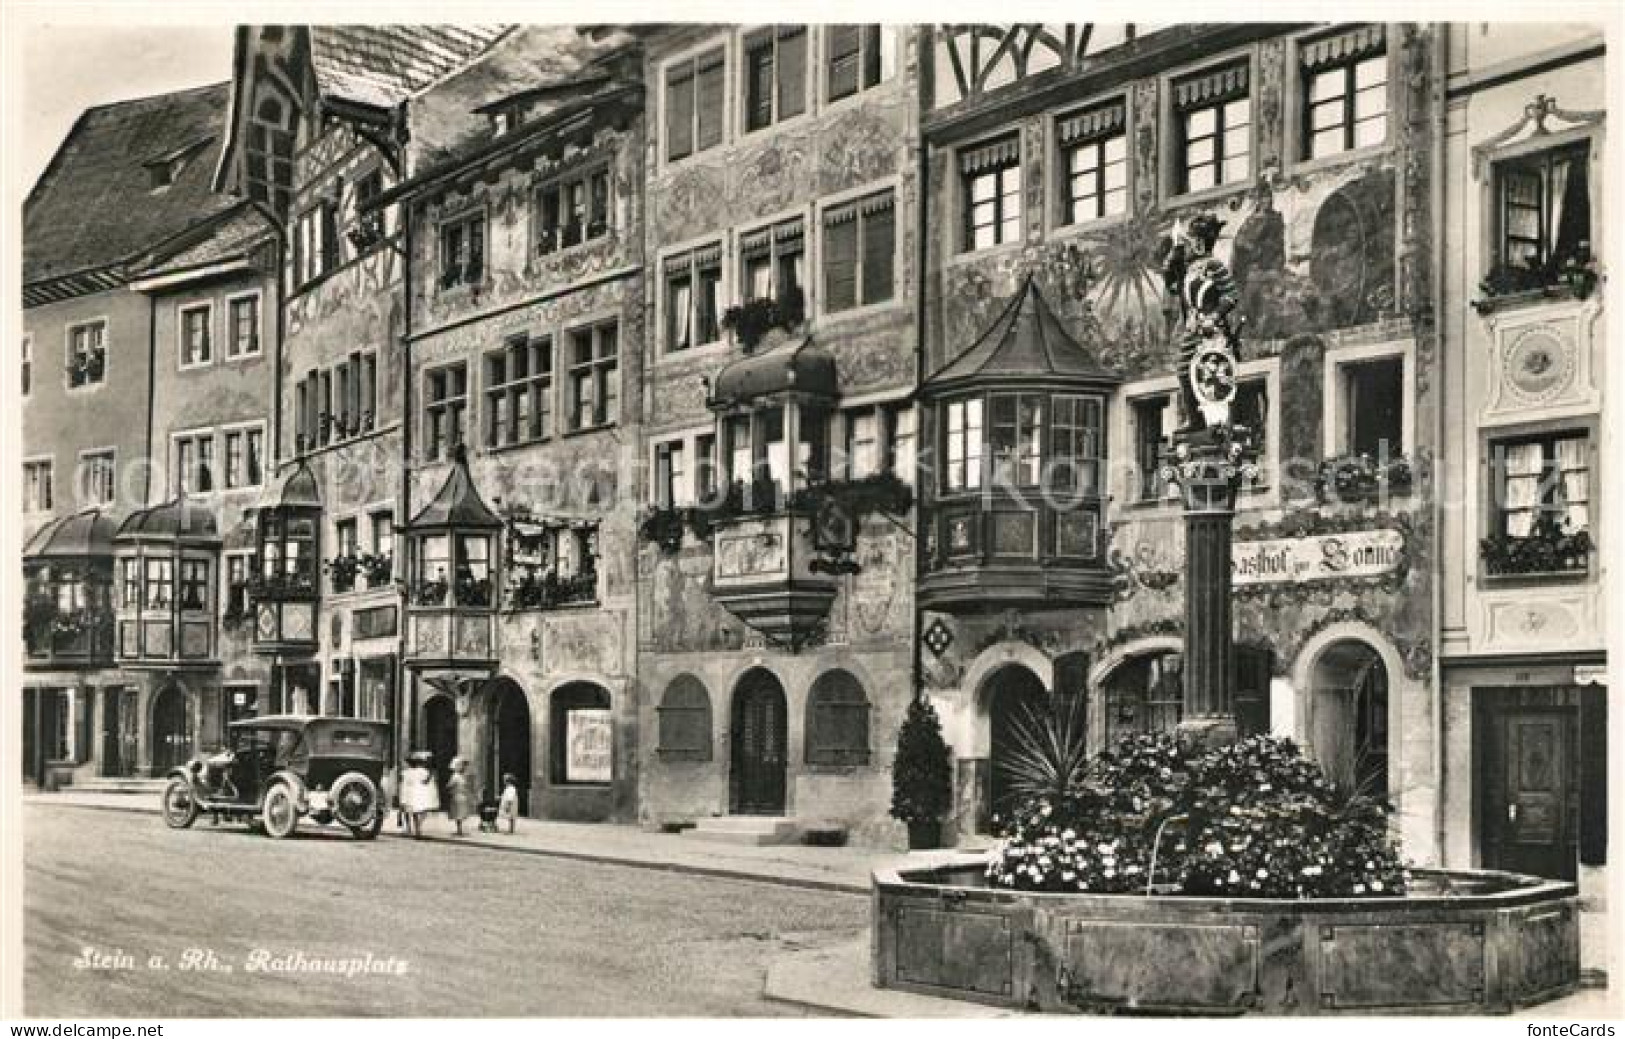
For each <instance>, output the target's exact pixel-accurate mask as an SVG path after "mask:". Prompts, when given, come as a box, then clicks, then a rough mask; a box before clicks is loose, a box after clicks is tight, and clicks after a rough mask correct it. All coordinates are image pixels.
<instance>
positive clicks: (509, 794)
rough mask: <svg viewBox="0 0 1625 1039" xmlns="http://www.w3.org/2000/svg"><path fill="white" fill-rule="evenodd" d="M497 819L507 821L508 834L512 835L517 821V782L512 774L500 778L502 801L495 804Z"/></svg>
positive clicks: (507, 773) (505, 774) (508, 773)
mask: <svg viewBox="0 0 1625 1039" xmlns="http://www.w3.org/2000/svg"><path fill="white" fill-rule="evenodd" d="M497 818H498V819H506V820H508V832H509V833H512V832H513V828H514V823H515V822H517V821H518V819H519V780H517V779H515V778H514V776H513V773H512V772H506V773H504V774H503V776H502V799H501V800H500V801H498V802H497Z"/></svg>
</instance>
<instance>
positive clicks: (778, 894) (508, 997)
mask: <svg viewBox="0 0 1625 1039" xmlns="http://www.w3.org/2000/svg"><path fill="white" fill-rule="evenodd" d="M24 825H25V826H26V828H27V829H26V834H27V842H26V855H25V861H26V867H27V874H26V898H27V909H26V918H25V928H26V941H27V947H28V951H27V965H26V979H25V990H24V991H25V999H26V1004H27V1010H28V1013H29V1014H30V1015H80V1016H85V1015H97V1016H99V1015H117V1016H144V1015H152V1016H166V1017H168V1016H237V1015H276V1016H286V1015H311V1016H325V1015H344V1016H349V1015H372V1014H376V1015H391V1016H516V1015H531V1016H569V1015H603V1016H610V1015H614V1016H653V1015H664V1016H691V1015H693V1016H729V1015H777V1014H783V1013H793V1012H795V1011H794V1010H793V1009H791V1008H787V1007H784V1006H782V1005H779V1004H775V1003H771V1002H767V1001H765V1000H763V999H762V996H761V992H762V982H763V977H764V973H765V971H766V965H767V963H768V961H769V960H771V959H772V958H773V957H774V956H776V955H778V954H780V953H782V952H784V951H786V950H788V949H792V948H795V947H797V946H822V945H825V944H830V943H834V942H840V941H850V940H851V939H852V938H853V937H854V936H856V935H857V934H858V933H860V932H861V931H862V930H863V929H864V928H865V927H866V925H867V917H868V902H867V900H866V899H864V898H862V897H859V896H855V895H850V894H844V893H837V892H821V891H806V890H800V889H794V888H787V887H782V886H775V885H768V884H756V883H749V882H743V881H733V880H722V879H715V878H709V877H696V876H689V875H682V874H673V873H663V872H658V871H653V870H646V869H637V868H628V867H619V866H606V865H595V864H591V863H584V862H573V861H566V860H559V859H550V858H542V857H537V856H529V855H514V854H511V853H506V852H501V851H490V850H484V849H480V848H476V847H458V846H455V845H449V844H443V843H427V842H425V843H415V842H412V841H409V840H405V839H402V838H395V837H390V836H387V835H386V836H385V837H383V838H382V839H380V840H379V841H377V842H376V843H366V842H361V841H356V840H352V839H350V838H349V837H348V836H347V835H343V834H341V833H340V832H338V831H323V830H318V829H310V830H308V831H307V830H301V832H300V834H299V836H298V837H297V838H296V839H293V840H288V841H272V840H269V839H267V838H265V837H262V836H258V835H255V834H251V833H250V832H249V831H248V830H246V829H245V828H243V827H240V826H221V827H220V828H218V829H216V828H214V827H211V826H210V825H209V824H208V823H207V822H200V823H199V824H198V825H197V826H196V827H195V828H193V829H192V830H189V831H184V832H177V831H172V830H168V829H165V828H164V826H163V824H162V823H161V822H160V821H159V820H158V818H157V817H156V816H152V815H141V814H128V813H123V812H107V811H92V810H85V809H74V808H67V807H63V808H56V807H48V806H41V805H30V806H28V807H27V808H26V809H25V815H24ZM86 948H91V949H95V950H97V951H98V952H100V953H102V954H104V955H106V956H107V957H109V958H110V959H112V960H113V961H114V962H115V963H116V964H118V965H115V966H112V967H110V968H107V969H95V968H92V967H88V966H85V967H75V966H74V962H75V960H76V958H79V957H80V956H81V954H82V953H83V951H84V950H85V949H86ZM187 950H197V951H196V952H194V953H193V955H194V956H199V957H200V958H201V957H206V955H207V951H212V952H213V953H214V955H215V956H216V957H217V961H218V966H219V967H220V968H221V969H218V970H183V969H182V968H181V963H182V959H183V957H184V956H185V955H186V954H187ZM256 950H264V952H260V953H258V955H259V956H261V957H264V956H265V955H266V954H269V955H270V957H272V958H273V960H285V959H286V958H288V957H291V956H293V955H294V954H295V953H303V954H304V956H305V957H306V958H307V961H310V960H333V959H341V958H342V959H345V960H351V959H358V958H359V959H362V960H364V959H365V958H366V957H367V956H368V954H371V956H372V959H373V963H374V964H375V965H376V964H378V963H379V962H380V961H386V960H388V959H389V958H390V957H394V958H395V959H396V960H398V961H404V962H405V964H406V968H405V973H404V975H401V976H391V975H388V974H359V975H357V976H355V977H349V978H347V977H343V976H340V975H334V974H329V973H319V972H313V971H310V970H306V971H304V972H291V973H279V972H274V971H273V972H267V971H263V970H262V971H250V970H249V966H250V964H251V962H252V961H253V959H254V957H255V956H256ZM121 956H122V957H125V958H123V959H120V957H121ZM153 956H157V957H162V958H163V959H164V960H165V961H166V963H167V969H157V968H154V967H149V966H148V960H149V957H153ZM307 965H308V964H307ZM227 967H229V968H231V970H230V971H229V972H227V971H226V970H225V969H224V968H227Z"/></svg>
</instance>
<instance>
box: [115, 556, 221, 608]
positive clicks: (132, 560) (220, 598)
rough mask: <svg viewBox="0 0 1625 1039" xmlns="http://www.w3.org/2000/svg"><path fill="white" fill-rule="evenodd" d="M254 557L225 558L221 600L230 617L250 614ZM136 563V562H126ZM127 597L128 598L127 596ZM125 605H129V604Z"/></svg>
mask: <svg viewBox="0 0 1625 1039" xmlns="http://www.w3.org/2000/svg"><path fill="white" fill-rule="evenodd" d="M251 559H252V556H251V555H250V553H247V552H233V553H230V554H228V555H227V556H226V557H225V562H226V572H225V574H224V577H225V580H226V586H225V589H224V590H223V591H222V593H221V596H220V600H221V605H222V606H224V607H225V614H226V616H228V617H242V616H244V615H245V614H247V613H248V568H249V565H250V560H251ZM125 562H127V563H129V562H134V560H125ZM126 597H127V596H126ZM125 605H129V603H128V602H126V603H125Z"/></svg>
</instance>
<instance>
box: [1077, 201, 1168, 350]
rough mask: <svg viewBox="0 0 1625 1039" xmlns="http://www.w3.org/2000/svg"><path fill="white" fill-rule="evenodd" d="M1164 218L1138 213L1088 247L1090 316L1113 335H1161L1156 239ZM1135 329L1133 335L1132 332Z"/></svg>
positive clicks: (1163, 227) (1161, 233) (1164, 335)
mask: <svg viewBox="0 0 1625 1039" xmlns="http://www.w3.org/2000/svg"><path fill="white" fill-rule="evenodd" d="M1167 231H1168V228H1167V223H1166V221H1161V220H1158V219H1157V218H1156V217H1154V216H1153V215H1152V214H1150V213H1149V212H1145V211H1142V212H1139V213H1136V214H1135V215H1134V216H1132V217H1131V218H1129V219H1128V220H1125V221H1123V222H1122V223H1119V224H1116V225H1114V226H1112V227H1110V228H1108V229H1106V230H1104V231H1102V232H1101V233H1100V234H1099V236H1098V237H1096V238H1095V239H1094V240H1093V241H1092V242H1091V243H1090V246H1089V247H1088V251H1089V260H1090V265H1091V269H1090V277H1091V279H1092V280H1093V282H1094V285H1093V289H1094V291H1093V293H1092V294H1091V297H1090V302H1091V303H1092V304H1093V308H1094V312H1095V316H1096V318H1097V319H1098V320H1099V321H1100V322H1101V324H1102V325H1104V326H1105V327H1106V328H1108V329H1110V330H1111V331H1112V333H1113V334H1114V335H1122V334H1125V333H1126V334H1127V335H1128V336H1130V337H1132V338H1141V339H1145V340H1150V341H1153V342H1162V341H1163V340H1165V339H1166V338H1167V318H1166V316H1165V313H1164V310H1163V302H1164V291H1163V285H1162V272H1161V267H1160V258H1159V256H1158V255H1157V254H1158V243H1159V242H1161V241H1162V239H1163V238H1164V237H1165V236H1166V234H1167ZM1136 333H1137V334H1136Z"/></svg>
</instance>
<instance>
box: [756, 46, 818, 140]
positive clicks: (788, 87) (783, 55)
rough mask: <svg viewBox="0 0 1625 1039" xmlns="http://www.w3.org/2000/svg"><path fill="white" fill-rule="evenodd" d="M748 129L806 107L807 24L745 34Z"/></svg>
mask: <svg viewBox="0 0 1625 1039" xmlns="http://www.w3.org/2000/svg"><path fill="white" fill-rule="evenodd" d="M744 52H745V80H744V87H745V99H744V103H745V131H746V132H747V133H749V132H750V131H752V130H761V129H763V128H765V127H768V126H771V125H773V124H774V123H777V122H782V121H783V120H785V119H790V118H792V117H794V116H798V115H800V114H801V113H803V112H805V111H806V110H807V27H806V26H805V25H780V26H775V27H773V28H771V29H763V30H761V31H759V32H754V33H751V34H749V35H747V36H746V37H745V44H744Z"/></svg>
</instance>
